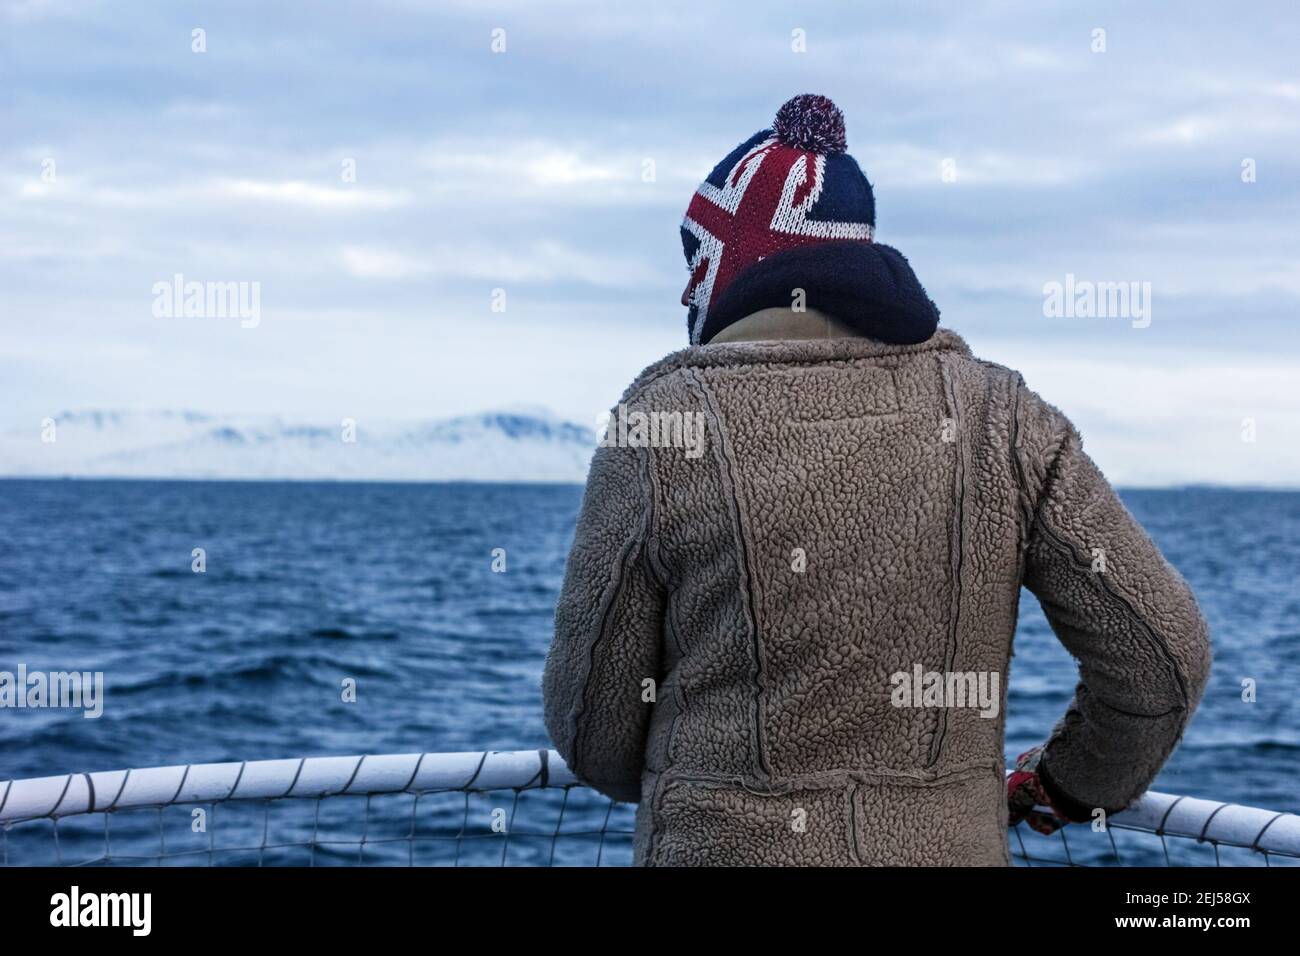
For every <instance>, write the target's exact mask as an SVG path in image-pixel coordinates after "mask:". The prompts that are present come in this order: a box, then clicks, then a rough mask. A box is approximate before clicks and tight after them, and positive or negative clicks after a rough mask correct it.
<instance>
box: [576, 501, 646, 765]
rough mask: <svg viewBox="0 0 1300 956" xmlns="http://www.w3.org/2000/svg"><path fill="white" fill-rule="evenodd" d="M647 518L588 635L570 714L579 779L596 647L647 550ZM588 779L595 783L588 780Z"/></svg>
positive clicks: (626, 552) (607, 589) (625, 548)
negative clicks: (635, 562)
mask: <svg viewBox="0 0 1300 956" xmlns="http://www.w3.org/2000/svg"><path fill="white" fill-rule="evenodd" d="M647 517H648V515H642V518H641V520H640V522H638V525H637V529H636V532H635V533H634V534H633V535H632V536H631V537H630V538H629V539H628V540H627V542H626V543H625V544H624V546H623V549H622V552H621V554H620V555H619V560H618V562H617V563H616V564H615V565H614V571H613V580H612V581H610V582H608V583H607V584H606V587H605V594H604V595H603V596H602V600H601V608H600V614H599V616H598V618H597V621H596V626H595V627H594V628H593V631H594V633H592V634H591V635H589V637H588V640H587V653H586V655H585V661H584V663H585V665H586V667H585V671H584V673H583V675H582V685H581V687H580V688H579V690H578V694H577V698H578V700H577V704H576V705H575V706H574V708H573V710H572V711H571V713H570V714H569V727H570V729H571V731H572V733H573V746H572V748H571V750H572V754H573V766H572V767H571V769H572V770H573V772H574V774H575V775H579V773H580V772H579V770H578V767H579V766H580V765H581V744H582V729H581V727H579V725H578V721H579V720H580V719H581V717H582V714H583V712H584V711H585V710H586V708H587V695H588V693H589V692H590V689H591V676H592V672H593V671H594V670H595V657H596V647H597V645H598V644H600V642H601V641H603V640H604V639H605V637H606V636H607V635H608V633H609V620H610V616H611V614H612V612H613V609H614V606H615V605H616V604H617V602H618V597H619V595H620V594H621V593H622V591H623V585H624V583H625V582H626V580H627V577H628V574H627V572H628V565H629V562H630V561H631V559H632V557H633V555H635V554H636V553H637V551H638V550H640V549H642V548H643V547H644V546H645V533H646V520H647ZM588 779H595V778H592V777H588Z"/></svg>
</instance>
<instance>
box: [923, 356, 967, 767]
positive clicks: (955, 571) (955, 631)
mask: <svg viewBox="0 0 1300 956" xmlns="http://www.w3.org/2000/svg"><path fill="white" fill-rule="evenodd" d="M937 362H938V366H939V375H940V378H941V380H942V382H943V385H944V391H945V393H946V394H947V397H948V402H949V407H950V408H951V410H952V415H953V425H954V434H955V438H956V441H955V442H954V444H955V445H956V448H955V452H956V455H955V464H954V476H953V523H952V531H951V533H950V536H949V549H950V550H949V559H948V569H949V574H950V575H951V578H950V581H951V586H952V599H951V601H950V605H949V624H948V640H947V646H946V647H945V648H944V670H945V672H949V673H950V672H951V671H952V669H953V666H954V663H955V661H956V659H957V644H958V642H959V640H960V628H961V602H962V573H963V555H964V551H965V527H964V525H965V519H966V508H965V504H966V460H965V448H964V436H963V434H962V427H961V425H962V421H961V411H960V408H959V405H958V400H957V389H956V385H955V384H954V382H953V380H952V376H951V374H950V371H949V369H948V366H947V364H946V363H945V362H944V360H943V357H942V356H939V357H938V359H937ZM937 723H938V726H937V728H936V731H935V736H934V740H933V742H932V743H931V745H930V753H929V757H928V760H927V762H926V766H927V767H932V766H934V765H935V764H936V763H938V762H939V758H940V756H941V755H942V753H943V745H944V741H945V739H946V738H947V735H948V711H947V708H940V709H939V713H938V721H937Z"/></svg>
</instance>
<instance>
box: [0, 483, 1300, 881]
mask: <svg viewBox="0 0 1300 956" xmlns="http://www.w3.org/2000/svg"><path fill="white" fill-rule="evenodd" d="M581 493H582V489H581V488H580V487H577V486H540V485H519V486H510V485H489V484H482V485H477V484H475V485H471V484H466V485H456V484H449V485H415V484H360V483H359V484H348V483H278V482H277V483H257V482H188V481H184V482H182V481H83V480H68V481H27V480H7V481H0V670H9V671H14V670H16V669H17V665H18V664H19V663H25V664H26V665H27V667H28V669H29V670H82V671H103V672H104V673H105V675H106V678H105V679H106V700H105V708H104V713H103V716H102V717H101V718H100V719H98V720H86V719H83V718H82V716H81V715H80V713H79V712H77V711H62V710H21V711H20V710H0V780H3V779H6V778H22V777H31V776H43V775H49V774H57V773H64V772H68V771H96V770H111V769H118V768H125V767H147V766H156V765H165V764H177V763H181V764H183V763H190V762H195V763H197V762H214V761H231V760H234V761H238V760H255V759H261V758H272V757H287V756H300V755H324V754H361V753H409V752H414V751H452V750H483V749H496V750H516V749H534V748H541V747H545V746H547V745H548V740H547V736H546V732H545V729H544V727H543V724H542V720H541V694H540V687H539V681H540V675H541V670H542V663H543V660H544V657H545V653H546V649H547V645H548V642H549V640H550V635H551V615H552V612H553V608H554V602H555V598H556V594H557V591H558V589H559V586H560V583H561V578H562V572H563V564H564V556H565V553H566V551H567V548H568V545H569V542H570V540H571V538H572V534H573V527H574V520H575V517H576V513H577V509H578V505H579V502H580V498H581ZM1123 497H1124V500H1125V502H1126V503H1127V504H1128V506H1129V507H1130V509H1131V510H1132V511H1133V512H1134V513H1135V515H1136V516H1137V517H1138V518H1139V519H1140V520H1141V521H1142V522H1143V523H1144V524H1145V525H1146V526H1147V528H1148V529H1149V530H1150V532H1151V534H1152V536H1153V537H1154V538H1155V539H1156V541H1157V543H1158V544H1159V545H1160V547H1161V548H1162V549H1163V550H1164V552H1165V554H1166V556H1167V557H1168V558H1169V560H1170V561H1171V562H1172V563H1173V564H1174V565H1175V566H1176V567H1177V568H1178V569H1179V570H1180V571H1181V572H1182V573H1183V574H1184V575H1185V576H1186V577H1187V579H1188V580H1189V581H1190V583H1191V584H1192V587H1193V588H1194V590H1195V592H1196V594H1197V597H1198V598H1199V600H1200V602H1201V605H1202V608H1203V609H1204V611H1205V614H1206V615H1207V617H1208V619H1209V621H1210V625H1211V630H1212V636H1213V640H1214V645H1215V666H1214V672H1213V677H1212V680H1211V683H1210V686H1209V690H1208V691H1207V693H1206V696H1205V700H1204V702H1203V704H1202V705H1201V708H1200V710H1199V712H1198V713H1197V715H1196V717H1195V720H1194V722H1193V723H1192V725H1191V728H1190V729H1189V731H1188V733H1187V735H1186V737H1185V739H1184V742H1183V743H1182V745H1181V747H1180V748H1179V750H1178V751H1177V753H1176V755H1175V756H1174V758H1173V760H1172V761H1171V762H1170V764H1169V765H1168V766H1167V767H1166V768H1165V770H1164V772H1163V773H1162V774H1161V776H1160V779H1159V780H1158V782H1157V784H1156V788H1157V789H1161V790H1166V791H1171V792H1176V793H1185V794H1191V795H1196V796H1201V797H1208V798H1213V799H1216V800H1223V801H1232V802H1238V803H1247V804H1253V805H1256V806H1263V807H1268V808H1274V809H1291V810H1296V809H1300V796H1298V795H1297V794H1298V791H1300V703H1298V697H1300V694H1298V689H1300V590H1298V589H1297V587H1296V582H1297V572H1298V571H1300V494H1292V493H1274V492H1257V491H1231V490H1210V489H1187V490H1170V491H1132V492H1127V493H1125V494H1124V495H1123ZM199 547H201V548H203V549H205V551H206V561H207V567H206V572H205V573H202V574H196V573H193V572H192V571H191V561H192V558H191V553H192V551H193V549H194V548H199ZM496 548H504V549H505V551H506V568H507V569H506V571H505V573H494V572H493V570H492V560H493V550H494V549H496ZM1023 597H1024V600H1023V602H1022V607H1021V622H1020V628H1019V632H1018V636H1017V639H1016V656H1015V659H1014V662H1013V667H1012V675H1011V684H1010V703H1009V712H1008V725H1007V726H1008V731H1007V755H1008V758H1009V759H1014V757H1015V755H1016V754H1017V753H1019V752H1020V751H1022V750H1024V749H1025V748H1027V747H1029V746H1031V745H1032V744H1035V743H1038V742H1039V741H1041V740H1042V739H1044V737H1045V736H1046V735H1047V733H1048V732H1049V731H1050V729H1051V727H1052V724H1053V722H1054V721H1055V719H1056V718H1057V717H1058V716H1059V714H1060V713H1061V712H1062V710H1063V709H1064V707H1065V706H1066V703H1067V701H1068V700H1069V697H1070V694H1071V691H1072V689H1073V687H1074V683H1075V671H1074V666H1073V662H1072V661H1071V659H1070V657H1069V656H1068V655H1067V654H1066V653H1065V651H1064V650H1063V649H1062V648H1061V647H1060V645H1059V644H1057V642H1056V640H1055V638H1054V637H1053V635H1052V632H1051V630H1050V629H1049V628H1048V626H1047V624H1046V621H1045V620H1044V618H1043V616H1042V613H1041V611H1040V610H1039V608H1038V605H1037V602H1036V601H1035V600H1034V598H1033V597H1032V595H1029V594H1028V593H1027V592H1026V593H1025V594H1024V595H1023ZM349 677H350V678H354V679H355V680H356V685H357V700H356V702H355V703H344V702H343V701H342V700H341V694H340V683H341V681H342V680H343V679H344V678H349ZM1247 679H1251V680H1254V681H1255V682H1256V686H1257V700H1256V702H1254V703H1245V702H1243V700H1242V682H1243V681H1244V680H1247ZM337 799H342V798H337ZM455 801H456V802H455V803H454V804H449V806H450V807H451V809H446V808H443V809H440V810H437V811H436V813H435V815H436V816H437V815H440V816H438V819H437V820H435V821H434V822H435V823H437V824H439V825H440V826H442V827H443V829H442V830H441V831H435V830H431V831H429V832H430V833H434V837H437V838H434V837H431V838H430V839H429V840H428V841H427V842H420V841H416V843H415V844H414V846H415V850H412V844H411V842H410V841H406V842H402V841H395V842H394V844H393V845H391V846H389V845H387V844H384V843H383V842H382V841H379V840H376V842H375V845H374V846H373V847H370V848H362V850H361V853H362V855H364V854H365V853H366V852H369V853H370V854H371V856H370V859H368V860H367V862H370V861H392V862H402V861H405V860H406V859H407V857H408V855H409V856H411V858H413V859H414V861H415V862H448V861H449V860H448V859H447V858H446V857H447V854H449V853H452V852H453V851H455V852H460V853H464V854H465V856H464V859H469V858H470V857H471V856H472V854H470V853H467V852H466V851H465V846H466V839H465V837H466V836H467V834H468V832H469V831H473V832H474V833H475V834H478V835H482V833H481V832H480V831H482V825H481V824H482V821H481V820H479V819H478V816H479V814H478V809H476V808H469V807H468V805H467V804H466V801H465V800H464V799H463V798H462V797H461V796H459V795H456V796H455ZM329 802H330V801H324V803H329ZM462 805H465V806H462ZM538 812H539V813H540V812H541V811H540V810H539V811H538ZM593 812H595V811H593ZM602 812H603V811H602ZM618 819H621V820H622V821H623V823H624V824H625V825H629V824H630V820H628V819H627V818H626V817H618ZM187 821H188V818H186V820H183V821H180V828H181V830H185V829H187V828H186V827H185V823H186V822H187ZM552 823H553V821H546V820H543V821H540V822H535V823H534V826H535V828H536V829H537V830H538V831H539V832H551V831H552ZM71 826H72V823H71V822H65V823H63V824H60V827H61V828H63V829H64V830H65V832H64V839H63V843H62V844H61V846H60V849H59V852H60V853H61V854H63V856H61V857H60V859H62V860H64V861H65V862H66V861H67V859H68V854H72V855H73V856H75V854H76V852H78V851H79V850H80V851H84V852H86V853H89V854H90V856H92V857H93V856H94V855H95V852H97V851H96V850H95V847H96V846H97V845H98V844H97V843H95V841H96V840H99V839H100V838H99V837H98V836H95V835H94V834H92V835H91V836H86V835H85V834H82V835H80V836H78V835H76V834H73V835H68V833H67V832H66V831H67V830H68V829H69V828H70V827H71ZM231 826H232V832H233V830H234V829H238V828H237V827H234V825H233V824H232V825H231ZM244 826H245V828H246V829H248V828H255V827H254V824H253V823H248V822H247V821H245V824H244ZM448 828H449V829H448ZM100 829H101V830H102V829H103V828H102V826H100ZM249 832H251V830H250V831H249ZM483 832H486V831H483ZM42 833H43V834H45V835H40V836H35V837H30V838H29V839H28V840H27V842H26V843H23V841H21V840H19V839H17V838H18V836H19V834H18V832H17V828H16V829H15V833H14V834H11V835H10V845H9V846H10V850H11V852H12V853H13V854H16V855H22V854H34V856H28V858H27V859H29V860H32V861H35V862H45V860H43V859H40V858H39V857H40V854H41V853H43V852H46V849H43V847H46V844H48V842H49V840H48V834H46V833H45V831H42ZM439 834H441V836H440V837H439V836H438V835H439ZM442 837H455V838H456V839H450V838H448V839H442ZM255 842H257V846H258V851H257V853H256V854H251V853H244V854H243V855H242V856H241V855H239V854H234V853H232V856H231V858H230V859H229V860H218V861H217V862H242V863H247V862H259V861H264V862H306V861H305V860H304V859H303V858H302V857H301V856H294V857H290V856H287V855H285V856H284V858H283V859H279V858H277V859H268V855H270V854H273V853H275V852H279V851H276V850H275V848H274V843H275V841H274V840H272V841H269V843H270V844H271V848H270V849H268V841H267V839H266V838H265V836H261V837H256V835H255ZM287 842H290V843H292V841H287ZM527 842H528V841H527V840H526V839H522V838H521V839H520V840H519V841H517V842H516V844H515V846H516V847H518V848H520V849H519V850H518V852H519V853H521V854H523V856H522V857H520V858H519V859H520V860H521V861H523V862H537V861H538V859H539V858H540V857H539V854H541V855H543V856H544V855H545V853H546V852H547V847H548V846H553V843H552V844H546V842H545V841H544V840H543V841H541V843H539V844H538V846H535V847H533V848H532V849H523V848H524V847H525V846H526V844H527ZM20 844H21V845H20ZM176 845H177V844H172V845H171V846H172V849H174V848H175V846H176ZM246 845H247V844H245V843H239V844H238V846H239V847H243V846H246ZM499 845H500V844H499V842H498V843H497V844H492V850H491V854H489V855H490V856H491V858H492V859H491V860H489V862H491V861H492V860H495V858H496V856H497V855H498V854H499V850H498V849H497V847H498V846H499ZM207 846H208V849H209V850H210V849H211V844H208V845H207ZM625 849H626V841H625V839H622V838H619V837H618V836H617V835H615V836H613V837H610V838H609V839H608V840H607V841H606V845H605V846H603V847H602V848H601V849H600V852H602V853H607V854H609V855H608V856H607V857H605V859H610V858H614V857H617V855H618V853H620V852H623V851H624V850H625ZM19 850H21V851H22V853H21V854H20V853H19V852H18V851H19ZM416 850H418V852H415V851H416ZM291 851H294V852H297V851H296V849H295V848H294V847H289V848H288V849H285V850H283V854H289V853H290V852H291ZM116 852H117V851H116V850H114V854H115V853H116ZM122 852H123V853H124V854H125V853H126V851H122ZM145 852H146V855H147V853H148V852H152V851H145ZM171 852H172V851H171V850H168V851H167V852H166V853H159V854H158V859H159V860H160V861H165V862H206V860H204V859H195V860H186V858H184V857H183V856H181V857H180V858H179V859H173V858H172V857H171V856H170V855H169V854H170V853H171ZM196 852H197V851H196ZM583 852H586V850H584V851H583ZM566 853H567V854H568V856H567V857H566V856H565V854H566ZM440 854H441V855H440ZM357 855H358V851H357V848H356V847H352V846H351V845H347V846H345V847H343V848H342V849H336V848H331V847H329V846H324V845H323V846H318V847H314V848H313V849H312V858H311V862H313V863H322V862H326V863H328V862H347V861H351V860H353V858H354V857H356V856H357ZM199 856H202V854H199ZM559 858H560V859H562V860H565V861H570V862H590V860H587V859H586V858H585V857H580V856H579V855H577V851H576V850H575V851H569V850H562V851H561V853H560V857H559Z"/></svg>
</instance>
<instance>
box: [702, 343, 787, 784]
mask: <svg viewBox="0 0 1300 956" xmlns="http://www.w3.org/2000/svg"><path fill="white" fill-rule="evenodd" d="M690 377H691V379H692V380H693V381H694V382H695V384H696V386H697V387H698V388H699V390H700V393H701V395H702V397H703V399H704V403H705V405H707V406H708V409H709V411H710V413H711V414H712V416H713V420H714V423H715V425H716V428H717V431H718V451H719V455H720V457H721V459H722V478H723V482H724V484H725V485H726V486H727V490H728V491H729V492H730V494H729V495H728V496H727V497H728V498H729V499H730V504H731V512H732V520H733V522H734V523H735V529H736V544H737V548H738V550H739V551H740V562H739V571H740V577H741V582H742V584H743V586H744V589H745V594H744V600H745V613H746V615H747V616H748V618H749V628H750V635H751V638H752V642H753V648H754V672H753V684H754V704H753V708H752V710H751V714H752V717H753V721H754V749H755V754H754V756H755V759H756V762H757V764H758V769H759V771H760V772H761V773H762V774H763V775H764V776H766V777H769V778H770V777H771V776H772V770H771V767H770V765H769V764H768V758H767V748H766V746H765V745H764V742H763V719H764V706H763V678H764V670H765V668H764V659H763V641H762V637H761V635H760V634H759V629H758V614H757V611H756V609H755V606H754V573H753V568H752V566H751V560H752V557H751V554H750V548H749V543H748V542H747V541H746V538H745V528H744V523H743V508H742V507H741V500H740V491H739V488H738V486H737V482H736V476H735V472H734V468H733V463H732V460H731V452H730V442H729V441H728V440H727V437H726V430H725V428H724V427H723V424H722V413H721V411H720V410H719V409H718V405H717V402H716V400H715V397H714V395H713V391H712V389H711V388H710V387H709V384H708V383H707V382H706V381H704V378H703V376H701V375H699V374H698V373H697V372H696V371H695V370H694V369H691V371H690Z"/></svg>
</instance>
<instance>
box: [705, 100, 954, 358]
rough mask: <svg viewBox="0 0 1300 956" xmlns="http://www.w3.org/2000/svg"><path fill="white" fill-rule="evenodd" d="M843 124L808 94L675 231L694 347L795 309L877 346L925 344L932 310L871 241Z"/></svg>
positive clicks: (717, 174) (898, 265)
mask: <svg viewBox="0 0 1300 956" xmlns="http://www.w3.org/2000/svg"><path fill="white" fill-rule="evenodd" d="M846 149H847V145H846V142H845V135H844V114H843V113H841V112H840V111H839V109H838V108H837V107H836V106H835V104H834V103H832V102H831V101H830V100H828V99H827V98H826V97H824V96H813V95H811V94H805V95H803V96H796V97H795V98H794V99H792V100H790V101H789V102H788V103H786V104H785V105H784V106H782V107H781V109H780V110H779V111H778V112H777V114H776V121H775V122H774V123H773V125H772V128H771V129H765V130H761V131H760V132H758V133H755V134H754V135H753V136H751V137H750V138H749V139H747V140H745V142H743V143H741V144H740V145H739V146H737V147H736V148H735V149H733V150H732V151H731V152H730V153H729V154H727V157H726V158H725V159H723V161H722V162H720V163H718V165H717V166H715V167H714V169H713V172H712V173H710V174H709V177H708V178H707V179H706V180H704V182H703V183H701V184H700V188H699V189H697V190H696V192H695V195H694V197H692V199H691V204H690V207H689V208H688V209H687V210H686V218H685V219H683V220H682V228H681V232H682V250H683V252H684V253H685V254H686V264H687V268H688V269H689V270H690V274H691V277H690V282H689V283H688V285H687V286H686V291H685V292H683V293H682V305H685V306H688V307H689V308H690V312H689V313H688V315H687V320H686V324H687V329H688V331H689V332H690V340H691V344H692V345H702V344H704V343H706V342H708V341H709V339H711V338H712V337H713V336H714V335H716V334H717V333H718V332H719V331H720V330H722V329H724V328H726V327H727V326H728V325H730V324H731V323H733V322H735V321H737V320H738V319H741V318H744V317H745V316H746V315H749V314H750V313H752V312H756V311H758V310H759V309H764V308H768V307H770V306H779V307H783V308H790V307H792V306H795V305H797V303H798V301H799V300H798V299H797V296H798V292H797V290H802V291H803V296H802V304H803V305H804V307H806V308H810V309H817V310H818V311H821V312H825V313H827V314H829V315H832V316H834V317H835V318H837V319H839V320H840V321H842V322H844V323H845V324H847V325H849V326H850V327H852V328H854V329H856V330H857V331H858V332H861V333H862V334H863V335H867V336H870V337H872V338H875V339H879V340H881V341H884V342H894V343H915V342H924V341H925V340H926V339H928V338H929V337H930V336H931V335H933V334H934V330H935V328H936V327H937V326H938V323H939V310H938V309H937V308H936V307H935V305H934V303H933V302H931V301H930V298H929V296H927V295H926V294H925V289H923V288H922V287H921V283H920V282H918V281H917V278H916V275H915V274H914V273H913V272H912V268H911V266H909V265H908V264H907V260H906V259H904V258H903V256H902V255H901V254H900V253H899V252H898V250H896V249H893V248H891V247H889V246H884V245H880V244H879V243H876V242H874V235H875V228H876V200H875V196H874V195H873V194H872V191H871V184H870V183H869V182H867V177H866V176H864V175H863V174H862V170H861V169H860V168H859V167H858V164H857V162H856V161H855V160H854V159H853V157H852V156H850V155H849V154H848V153H847V152H845V150H846Z"/></svg>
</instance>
